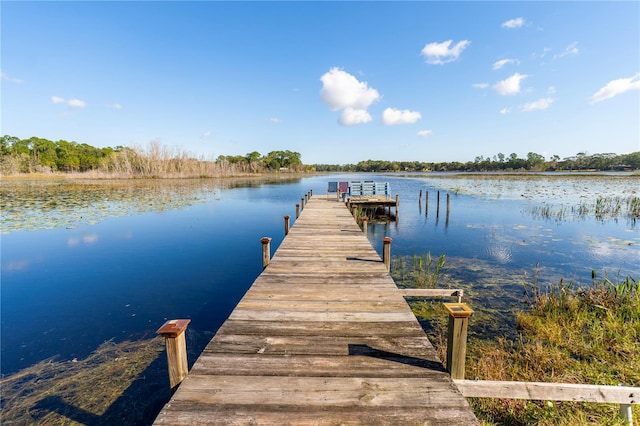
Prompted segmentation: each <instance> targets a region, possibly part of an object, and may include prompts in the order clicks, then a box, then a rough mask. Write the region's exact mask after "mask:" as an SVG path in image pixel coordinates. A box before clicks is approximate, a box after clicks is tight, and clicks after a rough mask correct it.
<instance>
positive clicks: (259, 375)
mask: <svg viewBox="0 0 640 426" xmlns="http://www.w3.org/2000/svg"><path fill="white" fill-rule="evenodd" d="M255 261H259V256H258V255H256V260H255ZM155 424H158V425H168V424H169V425H196V424H224V425H228V424H234V425H235V424H264V425H282V424H307V425H343V424H362V425H380V424H392V425H399V424H409V425H417V424H420V425H425V424H427V425H428V424H443V425H444V424H447V425H450V424H456V425H462V424H477V420H476V418H475V416H474V415H473V413H472V411H471V409H470V408H469V405H468V404H467V401H466V400H465V398H464V397H463V396H462V395H461V393H460V392H459V391H458V389H457V388H456V386H455V385H454V384H453V381H452V380H451V378H450V376H449V375H448V374H447V372H446V371H445V369H444V367H443V366H442V364H441V362H440V360H438V357H437V355H436V352H435V350H434V349H433V347H432V346H431V344H430V342H429V340H428V339H427V337H426V335H425V334H424V332H423V330H422V328H421V327H420V325H419V324H418V321H417V320H416V318H415V317H414V315H413V314H412V312H411V310H410V308H409V306H408V305H407V303H406V302H405V300H404V298H403V296H402V295H401V293H400V291H399V290H398V289H397V288H396V286H395V283H394V282H393V280H392V278H391V277H390V275H389V273H388V272H387V269H386V267H385V265H384V264H383V262H382V261H381V259H380V257H379V256H378V254H377V253H376V252H375V250H374V249H373V248H372V246H371V244H370V243H369V241H368V240H367V238H366V237H365V236H364V235H363V234H362V232H361V230H360V229H359V227H358V226H357V224H356V222H355V221H354V219H353V217H352V216H351V215H350V213H349V211H348V209H347V208H346V207H345V205H344V204H343V203H341V202H338V201H337V200H335V199H331V200H328V199H326V197H322V196H319V197H313V198H311V199H310V200H309V202H308V203H307V205H306V206H304V209H303V211H302V212H301V214H300V217H299V218H298V219H297V220H296V222H295V224H294V226H293V227H292V228H291V230H290V232H289V234H288V236H287V237H286V238H285V239H284V240H283V242H282V243H281V245H280V247H279V248H278V250H277V252H276V253H275V255H274V257H273V258H272V259H271V262H270V264H269V265H268V266H267V267H266V268H265V270H264V271H263V273H262V274H261V275H260V276H259V277H258V278H257V279H256V281H255V283H254V284H253V286H252V287H251V288H250V289H249V291H248V292H247V293H246V295H245V296H244V298H243V299H242V300H241V301H240V303H239V304H238V306H237V307H236V309H235V310H234V311H233V312H232V314H231V315H230V317H229V318H228V319H227V321H226V322H225V323H224V324H223V325H222V327H221V328H220V330H219V331H218V332H217V334H216V335H215V337H214V338H213V339H212V340H211V342H210V343H209V344H208V346H207V347H206V348H205V350H204V351H203V353H202V354H201V355H200V357H199V358H198V360H197V361H196V362H195V364H194V366H193V368H192V369H191V371H190V372H189V375H188V377H187V378H186V379H185V380H184V381H183V382H182V384H181V385H180V387H179V388H178V390H177V391H176V393H175V394H174V395H173V397H172V398H171V400H170V401H169V402H168V403H167V404H166V405H165V407H164V408H163V410H162V411H161V412H160V414H159V415H158V417H157V418H156V421H155Z"/></svg>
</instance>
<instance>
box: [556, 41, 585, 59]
mask: <svg viewBox="0 0 640 426" xmlns="http://www.w3.org/2000/svg"><path fill="white" fill-rule="evenodd" d="M578 53H579V50H578V42H577V41H574V42H573V43H571V44H570V45H569V46H567V47H566V48H565V49H564V52H562V53H558V54H557V55H553V59H559V58H564V57H565V56H569V55H577V54H578Z"/></svg>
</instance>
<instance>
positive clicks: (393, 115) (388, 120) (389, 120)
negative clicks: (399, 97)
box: [382, 108, 422, 126]
mask: <svg viewBox="0 0 640 426" xmlns="http://www.w3.org/2000/svg"><path fill="white" fill-rule="evenodd" d="M421 118H422V114H420V113H419V112H416V111H409V110H408V109H404V110H399V109H395V108H387V109H385V110H384V112H383V113H382V123H383V124H384V125H385V126H393V125H396V124H411V123H415V122H416V121H418V120H420V119H421Z"/></svg>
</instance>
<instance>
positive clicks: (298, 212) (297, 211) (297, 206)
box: [296, 204, 300, 219]
mask: <svg viewBox="0 0 640 426" xmlns="http://www.w3.org/2000/svg"><path fill="white" fill-rule="evenodd" d="M299 217H300V204H296V219H297V218H299Z"/></svg>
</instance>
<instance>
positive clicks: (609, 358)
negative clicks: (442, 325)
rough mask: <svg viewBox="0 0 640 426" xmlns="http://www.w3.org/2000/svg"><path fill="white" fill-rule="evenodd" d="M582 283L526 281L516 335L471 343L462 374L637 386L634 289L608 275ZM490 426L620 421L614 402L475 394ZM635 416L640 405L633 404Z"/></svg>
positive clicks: (638, 301) (639, 342)
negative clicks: (525, 303)
mask: <svg viewBox="0 0 640 426" xmlns="http://www.w3.org/2000/svg"><path fill="white" fill-rule="evenodd" d="M593 278H594V282H593V284H592V285H591V286H589V287H587V288H580V287H578V286H576V285H574V284H573V283H565V282H563V281H562V280H561V281H560V282H559V283H558V284H556V285H551V286H548V287H546V288H542V287H540V286H538V284H537V283H536V282H535V281H532V282H529V283H525V295H526V296H527V300H528V301H529V303H530V309H529V310H527V311H521V312H519V313H518V314H517V327H518V331H519V338H518V339H517V340H515V341H512V340H507V339H504V338H498V339H496V340H494V341H489V340H484V341H475V342H473V343H472V344H470V345H469V353H468V355H467V377H468V378H477V379H480V380H508V381H531V382H560V383H585V384H601V385H619V384H623V385H627V386H640V286H639V284H638V282H637V281H636V280H634V279H633V278H632V277H627V278H626V279H624V280H623V281H620V282H615V283H614V282H613V281H611V280H610V279H608V278H607V277H604V278H602V279H599V278H598V277H597V276H596V274H595V273H594V274H593ZM471 404H472V406H473V408H474V411H475V412H476V415H478V416H479V417H480V418H481V419H483V420H484V421H486V422H487V423H488V424H518V425H519V424H523V425H524V424H547V425H556V424H561V425H576V424H623V423H622V421H621V419H619V418H618V406H617V405H615V404H590V403H569V402H563V403H556V402H543V401H521V400H499V399H480V398H474V399H472V400H471ZM633 410H634V417H636V418H637V416H638V415H640V409H638V407H637V406H634V408H633Z"/></svg>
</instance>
